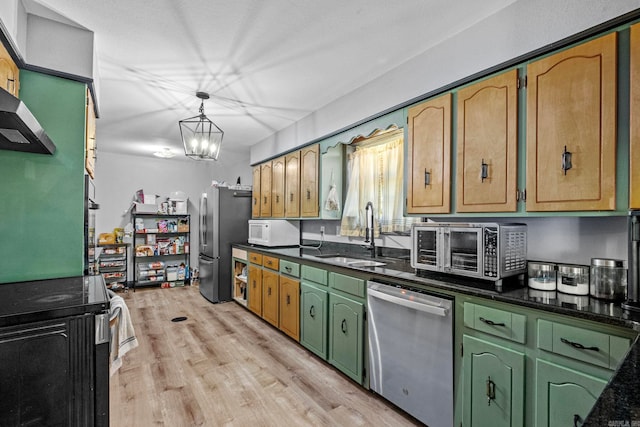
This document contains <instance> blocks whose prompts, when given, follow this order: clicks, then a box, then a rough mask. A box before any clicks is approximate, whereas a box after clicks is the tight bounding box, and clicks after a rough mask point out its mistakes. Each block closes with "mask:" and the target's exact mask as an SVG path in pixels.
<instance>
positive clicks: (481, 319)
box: [479, 317, 507, 326]
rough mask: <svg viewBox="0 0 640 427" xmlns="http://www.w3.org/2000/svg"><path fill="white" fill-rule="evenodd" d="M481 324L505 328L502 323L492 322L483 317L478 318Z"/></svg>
mask: <svg viewBox="0 0 640 427" xmlns="http://www.w3.org/2000/svg"><path fill="white" fill-rule="evenodd" d="M479 319H480V321H481V322H484V323H486V324H487V325H489V326H507V325H505V324H504V323H502V322H500V323H498V322H494V321H493V320H489V319H485V318H484V317H479Z"/></svg>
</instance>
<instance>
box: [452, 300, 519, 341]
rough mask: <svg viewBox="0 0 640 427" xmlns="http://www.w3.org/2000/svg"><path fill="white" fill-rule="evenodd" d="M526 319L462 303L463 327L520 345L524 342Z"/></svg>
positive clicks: (489, 308)
mask: <svg viewBox="0 0 640 427" xmlns="http://www.w3.org/2000/svg"><path fill="white" fill-rule="evenodd" d="M526 323H527V318H526V316H524V315H522V314H516V313H512V312H510V311H508V310H502V309H498V308H492V307H486V306H484V305H478V304H473V303H469V302H465V303H464V325H465V326H466V327H467V328H471V329H475V330H477V331H481V332H484V333H487V334H490V335H495V336H497V337H501V338H505V339H508V340H511V341H515V342H518V343H521V344H524V343H525V342H526V332H525V330H526Z"/></svg>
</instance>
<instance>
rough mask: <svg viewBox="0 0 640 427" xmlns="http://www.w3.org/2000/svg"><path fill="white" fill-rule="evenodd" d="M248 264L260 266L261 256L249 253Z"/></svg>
mask: <svg viewBox="0 0 640 427" xmlns="http://www.w3.org/2000/svg"><path fill="white" fill-rule="evenodd" d="M249 262H250V263H251V264H258V265H262V254H257V253H255V252H249Z"/></svg>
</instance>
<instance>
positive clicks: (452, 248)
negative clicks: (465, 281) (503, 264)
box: [446, 227, 482, 277]
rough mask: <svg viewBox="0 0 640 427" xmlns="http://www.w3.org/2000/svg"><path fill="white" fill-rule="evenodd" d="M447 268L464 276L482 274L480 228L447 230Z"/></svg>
mask: <svg viewBox="0 0 640 427" xmlns="http://www.w3.org/2000/svg"><path fill="white" fill-rule="evenodd" d="M447 241H448V245H447V253H446V256H447V264H446V265H447V268H448V270H449V271H450V272H452V273H456V274H461V275H465V276H472V277H481V276H482V228H462V227H460V228H457V227H451V228H450V229H449V230H448V238H447Z"/></svg>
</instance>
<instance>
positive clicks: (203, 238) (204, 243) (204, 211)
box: [200, 193, 207, 252]
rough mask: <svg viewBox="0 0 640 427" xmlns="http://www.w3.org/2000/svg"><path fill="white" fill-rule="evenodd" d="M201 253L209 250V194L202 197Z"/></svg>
mask: <svg viewBox="0 0 640 427" xmlns="http://www.w3.org/2000/svg"><path fill="white" fill-rule="evenodd" d="M200 245H201V249H200V252H206V248H207V194H206V193H204V194H203V195H202V197H200Z"/></svg>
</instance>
